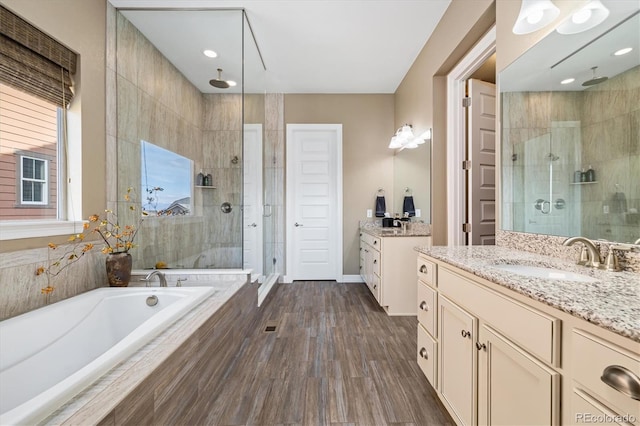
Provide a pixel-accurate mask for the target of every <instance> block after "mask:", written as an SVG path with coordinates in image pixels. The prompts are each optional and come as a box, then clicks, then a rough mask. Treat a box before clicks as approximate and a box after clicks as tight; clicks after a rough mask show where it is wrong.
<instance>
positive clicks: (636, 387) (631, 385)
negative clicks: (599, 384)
mask: <svg viewBox="0 0 640 426" xmlns="http://www.w3.org/2000/svg"><path fill="white" fill-rule="evenodd" d="M600 380H602V381H603V382H605V383H606V384H607V385H609V386H611V387H612V388H614V389H615V390H617V391H618V392H620V393H623V394H625V395H627V396H628V397H629V398H632V399H635V400H637V401H640V378H639V377H638V376H637V375H636V374H634V373H633V372H631V371H629V370H628V369H627V368H625V367H623V366H621V365H610V366H608V367H607V368H605V369H604V371H603V372H602V376H601V377H600Z"/></svg>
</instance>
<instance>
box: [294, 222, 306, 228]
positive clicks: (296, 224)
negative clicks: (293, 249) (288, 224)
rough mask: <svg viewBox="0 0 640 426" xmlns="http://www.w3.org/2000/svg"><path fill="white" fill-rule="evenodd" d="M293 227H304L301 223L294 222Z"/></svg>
mask: <svg viewBox="0 0 640 426" xmlns="http://www.w3.org/2000/svg"><path fill="white" fill-rule="evenodd" d="M294 225H295V226H296V228H297V227H298V226H304V225H302V224H301V223H298V222H296V223H295V224H294Z"/></svg>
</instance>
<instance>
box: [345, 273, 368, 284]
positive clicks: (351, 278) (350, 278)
mask: <svg viewBox="0 0 640 426" xmlns="http://www.w3.org/2000/svg"><path fill="white" fill-rule="evenodd" d="M340 282H342V283H363V282H364V281H363V280H362V277H361V276H360V275H343V276H342V281H340Z"/></svg>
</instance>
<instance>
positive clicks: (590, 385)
mask: <svg viewBox="0 0 640 426" xmlns="http://www.w3.org/2000/svg"><path fill="white" fill-rule="evenodd" d="M571 338H572V345H571V346H572V348H571V352H572V358H571V361H572V363H573V380H574V381H575V382H577V383H579V384H580V385H582V386H584V387H585V389H586V390H587V391H589V392H590V393H592V394H593V395H594V396H595V397H596V398H597V399H598V400H600V401H601V402H602V403H603V404H604V405H606V406H609V407H611V408H613V409H614V410H615V411H616V412H617V413H618V414H621V415H625V414H629V415H632V416H634V417H635V419H636V422H640V401H638V400H635V399H632V398H631V397H630V396H628V395H625V394H624V393H622V392H621V391H619V390H616V389H614V388H613V387H611V386H609V385H608V384H606V383H605V382H603V381H602V379H601V377H603V376H605V369H607V367H611V366H618V368H617V370H618V371H619V373H618V374H617V376H618V377H625V376H627V377H631V378H632V379H631V380H640V379H639V376H640V356H638V354H633V353H630V352H628V351H625V350H624V349H621V348H619V347H617V346H615V345H613V344H611V343H609V342H607V341H605V340H602V339H600V338H598V337H596V336H593V335H591V334H589V333H587V332H584V331H582V330H577V329H574V330H573V333H572V335H571ZM639 346H640V345H639ZM607 373H609V372H607ZM606 375H607V376H611V373H609V374H606ZM633 375H635V379H634V378H633Z"/></svg>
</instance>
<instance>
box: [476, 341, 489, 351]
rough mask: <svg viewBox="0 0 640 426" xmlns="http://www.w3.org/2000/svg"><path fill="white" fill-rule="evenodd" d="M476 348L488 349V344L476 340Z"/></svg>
mask: <svg viewBox="0 0 640 426" xmlns="http://www.w3.org/2000/svg"><path fill="white" fill-rule="evenodd" d="M476 349H477V350H479V351H481V350H485V351H486V350H487V345H485V344H484V343H480V342H476Z"/></svg>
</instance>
